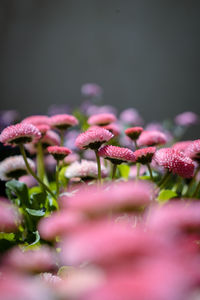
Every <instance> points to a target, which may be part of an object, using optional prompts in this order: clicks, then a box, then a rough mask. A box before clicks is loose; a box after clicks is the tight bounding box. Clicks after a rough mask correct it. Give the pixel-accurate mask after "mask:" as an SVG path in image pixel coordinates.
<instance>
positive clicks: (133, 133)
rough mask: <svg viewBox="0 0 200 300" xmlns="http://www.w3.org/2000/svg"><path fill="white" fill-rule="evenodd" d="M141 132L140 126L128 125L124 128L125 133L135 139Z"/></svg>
mask: <svg viewBox="0 0 200 300" xmlns="http://www.w3.org/2000/svg"><path fill="white" fill-rule="evenodd" d="M142 132H143V128H142V127H130V128H127V129H126V130H125V134H126V135H127V136H128V137H129V138H130V139H131V140H134V141H136V140H137V139H138V138H139V136H140V134H141V133H142Z"/></svg>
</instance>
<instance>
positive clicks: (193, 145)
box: [185, 140, 200, 163]
mask: <svg viewBox="0 0 200 300" xmlns="http://www.w3.org/2000/svg"><path fill="white" fill-rule="evenodd" d="M185 154H186V155H187V156H189V157H190V158H191V159H193V160H195V161H197V162H198V163H199V162H200V140H195V141H192V142H190V143H188V147H187V148H186V150H185Z"/></svg>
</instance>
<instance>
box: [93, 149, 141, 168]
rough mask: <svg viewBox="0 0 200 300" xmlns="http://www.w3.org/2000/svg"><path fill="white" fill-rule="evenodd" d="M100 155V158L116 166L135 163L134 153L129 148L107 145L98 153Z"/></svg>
mask: <svg viewBox="0 0 200 300" xmlns="http://www.w3.org/2000/svg"><path fill="white" fill-rule="evenodd" d="M98 154H99V156H101V157H104V158H106V159H108V160H110V161H111V162H113V163H114V164H121V163H123V162H135V155H134V153H133V151H131V150H130V149H128V148H122V147H117V146H112V145H106V146H104V147H102V148H101V149H100V150H99V151H98Z"/></svg>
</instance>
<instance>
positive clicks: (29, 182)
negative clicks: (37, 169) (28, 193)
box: [18, 175, 38, 188]
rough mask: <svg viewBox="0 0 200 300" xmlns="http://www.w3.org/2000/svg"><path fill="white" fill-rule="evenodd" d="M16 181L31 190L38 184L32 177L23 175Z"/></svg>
mask: <svg viewBox="0 0 200 300" xmlns="http://www.w3.org/2000/svg"><path fill="white" fill-rule="evenodd" d="M18 180H19V181H20V182H23V183H25V184H26V185H27V187H29V188H32V187H33V186H36V185H37V184H38V183H37V181H36V179H35V178H34V177H33V176H32V175H23V176H21V177H19V179H18Z"/></svg>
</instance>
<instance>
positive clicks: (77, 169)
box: [65, 160, 108, 179]
mask: <svg viewBox="0 0 200 300" xmlns="http://www.w3.org/2000/svg"><path fill="white" fill-rule="evenodd" d="M107 175H108V171H107V169H106V168H105V167H104V166H103V165H101V176H102V177H103V178H104V177H106V176H107ZM65 177H67V178H74V177H78V178H81V179H92V178H97V177H98V169H97V164H96V162H94V161H89V160H82V161H81V162H78V161H76V162H74V163H72V164H71V165H70V166H69V167H68V168H67V169H66V172H65Z"/></svg>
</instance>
